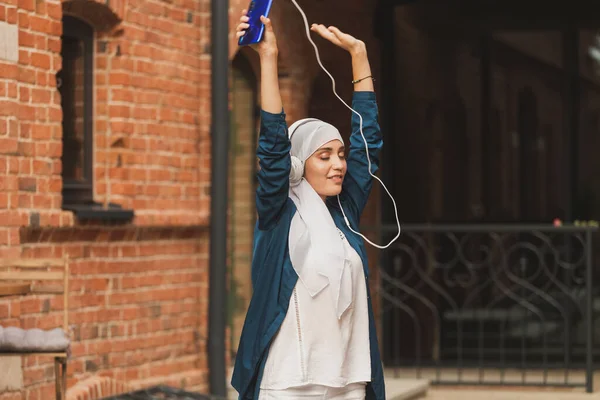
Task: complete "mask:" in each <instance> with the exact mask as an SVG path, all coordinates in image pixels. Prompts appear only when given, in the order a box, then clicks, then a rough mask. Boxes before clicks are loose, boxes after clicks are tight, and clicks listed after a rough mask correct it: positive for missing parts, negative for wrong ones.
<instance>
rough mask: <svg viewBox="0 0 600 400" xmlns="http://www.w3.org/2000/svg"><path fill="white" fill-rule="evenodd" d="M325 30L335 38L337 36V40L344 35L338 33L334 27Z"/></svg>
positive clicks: (340, 32)
mask: <svg viewBox="0 0 600 400" xmlns="http://www.w3.org/2000/svg"><path fill="white" fill-rule="evenodd" d="M327 30H328V31H329V32H332V33H333V34H334V35H335V36H337V37H338V39H339V38H341V37H342V36H343V35H344V33H343V32H342V31H340V30H339V29H338V28H336V27H335V26H330V27H329V28H327Z"/></svg>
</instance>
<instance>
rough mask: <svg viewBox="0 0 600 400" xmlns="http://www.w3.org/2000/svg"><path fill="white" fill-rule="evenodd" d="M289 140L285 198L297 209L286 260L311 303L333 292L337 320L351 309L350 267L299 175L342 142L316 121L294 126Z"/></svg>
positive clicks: (315, 196)
mask: <svg viewBox="0 0 600 400" xmlns="http://www.w3.org/2000/svg"><path fill="white" fill-rule="evenodd" d="M289 135H290V140H291V144H292V149H291V151H290V154H291V158H292V169H291V172H290V193H289V196H290V198H291V199H292V201H293V202H294V203H295V204H296V208H297V209H298V212H297V213H296V214H295V215H294V218H293V219H292V224H291V227H290V234H289V248H290V258H291V260H292V265H293V267H294V270H295V271H296V273H297V274H298V277H299V279H300V281H301V282H302V284H303V285H304V286H305V287H306V289H307V290H308V292H309V294H310V295H311V297H315V296H317V295H318V294H319V293H320V292H321V291H322V290H323V289H324V288H325V287H326V286H327V285H330V286H331V291H330V292H331V295H332V301H333V304H334V307H335V308H336V313H337V316H338V318H341V316H342V314H343V313H344V311H346V309H347V308H348V307H349V306H350V304H351V303H352V279H351V273H350V263H349V260H348V257H347V254H346V250H345V246H344V243H343V240H342V237H341V236H340V234H339V232H338V229H337V227H336V225H335V223H334V222H333V218H332V217H331V214H330V213H329V209H328V208H327V206H326V205H325V202H324V201H323V200H322V199H321V197H320V196H319V195H318V194H317V192H315V190H314V189H313V188H312V186H311V185H310V184H309V183H308V182H307V181H306V179H304V178H303V175H304V162H305V161H306V160H307V159H308V158H310V156H312V155H313V154H314V152H315V151H317V150H318V149H319V148H320V147H321V146H323V145H324V144H325V143H328V142H331V141H332V140H339V141H341V142H342V143H344V140H343V139H342V136H341V135H340V133H339V131H338V130H337V129H336V128H335V127H334V126H332V125H330V124H328V123H325V122H323V121H320V120H318V119H314V118H308V119H303V120H300V121H297V122H296V123H294V124H293V125H292V126H291V127H290V128H289Z"/></svg>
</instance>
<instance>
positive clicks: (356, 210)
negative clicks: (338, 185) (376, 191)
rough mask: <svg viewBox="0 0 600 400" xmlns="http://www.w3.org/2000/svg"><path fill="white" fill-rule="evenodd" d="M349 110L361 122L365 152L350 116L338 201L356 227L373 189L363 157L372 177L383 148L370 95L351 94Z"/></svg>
mask: <svg viewBox="0 0 600 400" xmlns="http://www.w3.org/2000/svg"><path fill="white" fill-rule="evenodd" d="M352 108H354V109H355V110H356V111H357V112H358V113H359V114H360V115H361V116H362V118H363V126H362V128H363V129H362V130H363V134H364V136H365V139H366V141H367V149H365V142H364V140H363V137H362V135H361V132H360V119H359V117H358V116H357V115H356V114H355V113H352V135H351V136H350V151H349V154H348V159H347V164H348V171H347V173H346V177H345V179H344V184H343V186H342V193H341V196H340V197H341V200H342V202H343V204H345V206H346V207H344V211H345V212H346V214H349V215H348V216H349V217H350V218H351V220H352V221H353V223H355V224H358V222H359V220H360V216H361V214H362V212H363V209H364V207H365V205H366V204H367V200H368V199H369V194H370V193H371V188H372V186H373V177H372V176H371V175H370V174H369V161H368V159H367V154H368V156H369V159H370V160H371V172H372V173H373V174H375V173H376V172H377V171H378V169H379V154H380V152H381V148H382V147H383V138H382V135H381V129H380V127H379V122H378V107H377V100H376V96H375V93H374V92H355V93H354V96H353V99H352Z"/></svg>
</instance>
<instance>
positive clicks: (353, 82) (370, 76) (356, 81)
mask: <svg viewBox="0 0 600 400" xmlns="http://www.w3.org/2000/svg"><path fill="white" fill-rule="evenodd" d="M369 78H371V79H373V82H375V78H373V76H372V75H369V76H365V77H364V78H362V79H357V80H355V81H352V84H356V83H358V82H362V81H364V80H365V79H369Z"/></svg>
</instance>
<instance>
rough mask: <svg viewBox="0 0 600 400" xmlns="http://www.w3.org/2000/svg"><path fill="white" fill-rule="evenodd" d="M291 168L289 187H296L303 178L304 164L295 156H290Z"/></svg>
mask: <svg viewBox="0 0 600 400" xmlns="http://www.w3.org/2000/svg"><path fill="white" fill-rule="evenodd" d="M290 158H291V161H292V167H291V169H290V185H291V186H296V185H298V184H299V183H300V182H301V181H302V177H303V176H304V162H302V160H300V159H299V158H298V157H296V156H290Z"/></svg>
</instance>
